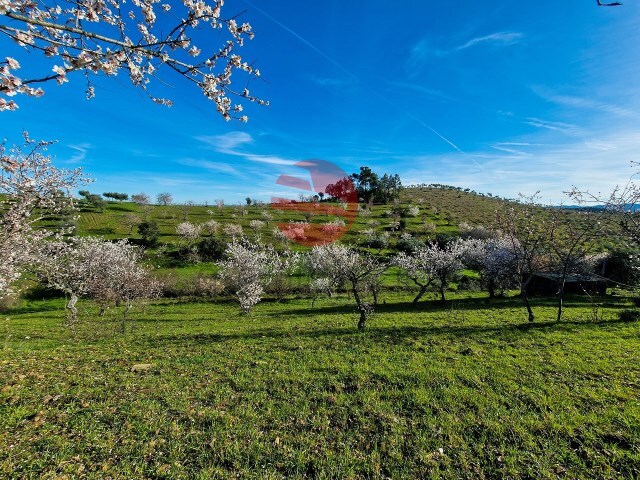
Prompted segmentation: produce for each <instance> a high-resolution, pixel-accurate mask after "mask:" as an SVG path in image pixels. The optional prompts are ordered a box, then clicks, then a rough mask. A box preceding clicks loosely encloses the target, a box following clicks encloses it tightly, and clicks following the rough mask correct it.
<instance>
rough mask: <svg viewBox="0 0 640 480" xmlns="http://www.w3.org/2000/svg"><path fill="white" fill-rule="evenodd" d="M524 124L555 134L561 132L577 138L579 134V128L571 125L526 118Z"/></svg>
mask: <svg viewBox="0 0 640 480" xmlns="http://www.w3.org/2000/svg"><path fill="white" fill-rule="evenodd" d="M524 123H526V124H527V125H531V126H534V127H538V128H543V129H546V130H553V131H555V132H562V133H565V134H567V135H572V136H577V135H579V134H580V128H579V127H578V126H577V125H573V124H572V123H564V122H554V121H550V120H543V119H541V118H535V117H529V118H527V119H526V120H525V122H524Z"/></svg>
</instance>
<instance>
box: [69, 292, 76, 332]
mask: <svg viewBox="0 0 640 480" xmlns="http://www.w3.org/2000/svg"><path fill="white" fill-rule="evenodd" d="M76 303H78V296H77V295H76V294H75V293H72V294H71V297H70V298H69V301H68V302H67V308H68V309H69V311H70V312H71V313H70V314H69V316H68V317H67V326H68V327H71V328H72V329H73V328H75V326H76V322H77V321H78V309H77V308H76Z"/></svg>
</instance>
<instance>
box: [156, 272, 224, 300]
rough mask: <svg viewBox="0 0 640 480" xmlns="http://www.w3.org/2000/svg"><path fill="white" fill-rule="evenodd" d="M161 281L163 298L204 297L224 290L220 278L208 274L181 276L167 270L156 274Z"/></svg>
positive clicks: (212, 295)
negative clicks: (161, 273)
mask: <svg viewBox="0 0 640 480" xmlns="http://www.w3.org/2000/svg"><path fill="white" fill-rule="evenodd" d="M158 280H159V281H160V283H161V285H162V286H161V295H162V296H163V297H165V298H179V297H204V298H212V297H215V296H217V295H220V294H221V293H222V292H223V291H224V286H223V285H222V282H220V280H217V279H215V278H213V277H212V276H210V275H201V274H200V275H196V276H195V277H183V276H180V275H176V274H175V273H173V272H169V273H166V274H163V275H159V276H158Z"/></svg>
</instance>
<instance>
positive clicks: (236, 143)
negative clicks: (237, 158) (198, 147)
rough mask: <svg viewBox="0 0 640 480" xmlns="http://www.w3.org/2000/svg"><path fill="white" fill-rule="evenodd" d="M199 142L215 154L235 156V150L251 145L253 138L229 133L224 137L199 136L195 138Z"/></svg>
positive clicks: (246, 134) (244, 134)
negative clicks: (211, 149)
mask: <svg viewBox="0 0 640 480" xmlns="http://www.w3.org/2000/svg"><path fill="white" fill-rule="evenodd" d="M195 138H196V140H198V141H199V142H202V143H205V144H206V145H209V146H210V147H213V149H214V150H215V151H216V152H220V153H229V154H231V155H234V154H236V153H237V152H236V149H237V148H238V147H241V146H243V145H247V144H251V143H253V137H252V136H251V135H249V134H248V133H246V132H229V133H226V134H224V135H201V136H197V137H195Z"/></svg>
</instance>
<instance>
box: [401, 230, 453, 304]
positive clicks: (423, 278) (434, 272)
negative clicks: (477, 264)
mask: <svg viewBox="0 0 640 480" xmlns="http://www.w3.org/2000/svg"><path fill="white" fill-rule="evenodd" d="M462 251H463V249H462V245H461V243H460V242H449V243H448V244H447V245H446V246H445V247H444V248H439V247H438V245H437V244H435V243H429V244H428V245H426V246H424V247H418V248H417V249H416V250H415V251H414V252H413V253H412V254H411V255H407V254H405V253H399V254H398V255H397V256H396V258H395V259H394V263H395V264H396V265H397V266H398V267H400V268H401V269H402V270H403V271H404V272H405V274H406V275H407V277H408V278H409V279H410V280H411V281H412V282H413V283H415V284H416V285H417V286H418V287H419V290H418V294H417V295H416V297H415V298H414V299H413V304H414V305H415V304H417V303H418V301H420V299H421V298H422V296H423V295H424V294H425V293H426V291H427V289H428V288H429V286H431V285H432V284H434V283H435V284H437V285H438V289H439V290H440V299H441V300H442V302H444V301H445V300H446V297H445V291H446V289H447V287H448V285H449V282H451V280H452V279H453V276H454V275H455V274H456V273H457V272H459V271H460V270H461V269H462V267H463V265H462V260H461V259H462Z"/></svg>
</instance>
